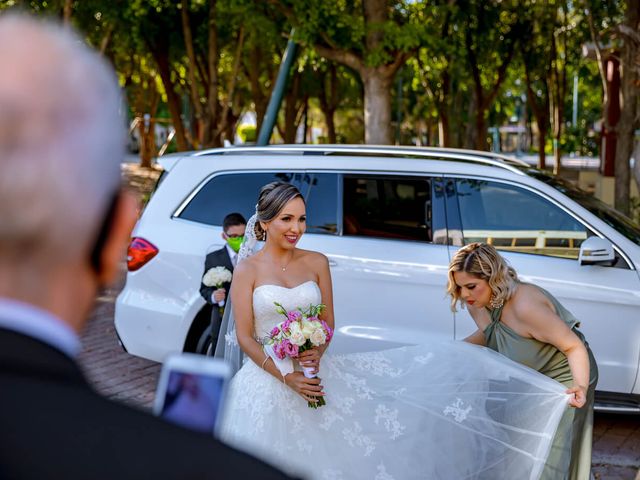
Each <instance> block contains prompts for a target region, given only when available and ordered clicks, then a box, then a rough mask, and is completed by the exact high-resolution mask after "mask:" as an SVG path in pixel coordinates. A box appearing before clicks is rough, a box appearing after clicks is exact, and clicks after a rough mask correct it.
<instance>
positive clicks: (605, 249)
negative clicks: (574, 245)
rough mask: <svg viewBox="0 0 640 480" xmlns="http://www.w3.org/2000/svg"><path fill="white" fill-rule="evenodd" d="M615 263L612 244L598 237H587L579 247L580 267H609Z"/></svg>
mask: <svg viewBox="0 0 640 480" xmlns="http://www.w3.org/2000/svg"><path fill="white" fill-rule="evenodd" d="M615 261H616V255H615V252H614V250H613V244H612V243H611V242H610V241H609V240H605V239H604V238H600V237H589V238H587V239H586V240H585V241H584V242H582V244H581V245H580V254H579V256H578V262H579V263H580V265H605V266H611V265H613V264H614V263H615Z"/></svg>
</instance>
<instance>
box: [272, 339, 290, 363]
mask: <svg viewBox="0 0 640 480" xmlns="http://www.w3.org/2000/svg"><path fill="white" fill-rule="evenodd" d="M273 351H274V353H275V354H276V357H278V358H279V359H280V360H284V357H286V356H287V354H286V353H285V351H284V347H283V345H282V344H281V343H276V344H275V345H274V347H273Z"/></svg>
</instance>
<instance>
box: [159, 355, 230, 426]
mask: <svg viewBox="0 0 640 480" xmlns="http://www.w3.org/2000/svg"><path fill="white" fill-rule="evenodd" d="M229 376H230V369H229V367H228V365H227V364H225V363H224V361H222V360H219V359H214V358H211V357H205V356H202V355H195V354H188V353H183V354H176V355H172V356H170V357H168V358H167V360H166V361H165V362H164V364H163V366H162V370H161V372H160V379H159V380H158V389H157V391H156V398H155V403H154V409H153V411H154V413H155V414H156V415H158V416H160V417H161V418H164V419H166V420H167V421H170V422H172V423H176V424H179V425H182V426H184V427H187V428H190V429H192V430H196V431H200V432H203V433H209V434H214V433H215V430H216V427H217V425H219V423H220V419H221V417H222V406H223V402H224V396H225V392H226V385H227V381H228V379H229Z"/></svg>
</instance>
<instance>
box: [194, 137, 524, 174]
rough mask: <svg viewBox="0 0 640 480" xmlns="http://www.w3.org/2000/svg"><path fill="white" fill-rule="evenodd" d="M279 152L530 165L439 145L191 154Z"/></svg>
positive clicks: (518, 168) (222, 151) (225, 151)
mask: <svg viewBox="0 0 640 480" xmlns="http://www.w3.org/2000/svg"><path fill="white" fill-rule="evenodd" d="M274 152H279V153H283V154H302V155H327V156H328V155H340V154H347V155H352V156H374V155H375V156H379V157H385V156H386V157H404V158H407V157H414V158H423V159H424V158H434V157H437V158H438V159H444V160H452V161H460V162H470V163H479V164H483V165H489V166H494V167H500V168H504V169H506V170H510V171H512V172H514V173H518V174H520V175H523V174H524V172H523V171H522V168H523V167H526V168H530V167H531V166H530V165H529V164H528V163H526V162H524V161H522V160H519V159H517V158H514V157H510V156H507V155H503V154H500V153H494V152H483V151H479V150H465V149H459V148H440V147H408V146H391V145H324V144H323V145H306V144H292V145H291V144H282V145H280V144H277V145H265V146H238V147H227V148H214V149H210V150H201V151H198V152H195V153H194V155H195V156H208V155H259V154H261V153H274Z"/></svg>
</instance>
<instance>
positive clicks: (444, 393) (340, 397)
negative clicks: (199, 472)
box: [216, 182, 567, 480]
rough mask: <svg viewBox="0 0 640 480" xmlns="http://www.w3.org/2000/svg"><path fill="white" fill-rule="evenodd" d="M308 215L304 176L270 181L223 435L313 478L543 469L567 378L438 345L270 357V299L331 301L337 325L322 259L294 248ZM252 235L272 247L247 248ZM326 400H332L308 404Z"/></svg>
mask: <svg viewBox="0 0 640 480" xmlns="http://www.w3.org/2000/svg"><path fill="white" fill-rule="evenodd" d="M305 215H306V214H305V202H304V199H303V197H302V195H301V194H300V192H299V191H298V190H297V189H296V187H295V186H293V185H290V184H286V183H277V182H276V183H271V184H268V185H265V186H264V187H263V188H262V189H261V191H260V195H259V199H258V204H257V205H256V215H255V216H254V217H252V219H251V220H250V221H249V223H248V225H247V237H248V238H247V239H246V240H245V244H243V248H242V250H241V255H240V256H241V258H244V257H246V258H244V260H243V261H242V262H240V263H239V264H238V266H237V268H236V269H235V271H234V280H233V288H232V291H231V301H232V305H233V313H232V315H233V319H232V320H231V321H229V325H230V326H229V327H228V328H227V331H229V332H233V330H234V327H233V322H234V321H235V336H233V335H231V334H227V336H226V338H227V342H226V345H225V348H226V351H225V356H227V357H228V356H229V354H231V353H233V350H234V348H237V347H238V346H239V348H240V349H241V350H242V352H244V354H245V361H244V364H243V365H242V366H241V368H240V369H239V371H238V372H237V373H236V375H235V376H234V378H233V379H232V381H231V385H230V388H229V396H228V398H227V402H226V404H227V407H226V411H225V415H224V421H223V424H222V428H221V430H220V435H221V437H222V438H223V440H225V441H227V442H229V443H231V444H233V445H235V446H236V447H238V448H241V449H244V450H246V451H249V452H250V453H253V454H254V455H256V456H259V457H261V458H263V459H264V460H266V461H268V462H270V463H272V464H274V465H276V466H278V467H279V468H282V469H284V470H286V471H288V472H290V473H292V474H294V475H300V476H303V477H305V478H311V479H345V480H347V479H349V480H350V479H367V480H368V479H377V480H392V479H396V480H401V479H402V480H404V479H460V478H465V479H496V478H505V479H506V478H518V479H520V478H522V479H537V478H538V477H539V475H540V472H541V471H542V467H543V466H544V463H545V459H546V457H547V455H548V452H549V448H550V445H551V440H552V438H553V435H554V433H555V429H556V427H557V425H558V422H559V419H560V416H561V415H562V413H563V411H564V409H565V407H566V403H567V398H566V395H565V394H564V391H565V387H564V386H562V385H561V384H559V383H557V382H555V381H553V380H551V379H549V378H548V377H546V376H544V375H541V374H539V373H537V372H535V371H533V370H530V369H528V368H526V367H524V366H522V365H519V364H516V363H514V362H511V361H510V360H508V359H506V358H505V357H503V356H501V355H500V354H497V353H495V352H493V351H490V350H488V349H485V348H482V347H478V346H474V345H469V344H465V343H463V342H434V343H433V344H428V345H417V346H410V347H403V348H395V349H390V350H384V351H377V352H367V353H357V354H349V355H331V354H328V353H326V348H327V346H328V345H329V344H328V343H327V344H325V345H322V346H320V347H317V348H313V349H311V350H308V351H306V352H304V353H303V354H301V356H300V357H299V359H298V361H296V362H295V365H294V367H295V369H292V368H291V364H290V365H288V366H287V365H284V366H283V363H285V362H282V361H278V359H277V358H272V357H271V356H270V355H269V354H268V353H266V352H268V349H265V345H263V343H264V339H265V338H266V337H267V336H268V335H269V332H270V331H271V330H272V329H273V327H275V326H276V325H278V324H279V323H281V321H282V320H283V317H282V315H281V314H280V313H278V311H277V310H276V306H275V302H277V303H279V304H281V305H282V306H283V307H284V308H285V309H286V310H288V311H289V310H293V309H295V308H297V307H301V308H305V307H308V306H309V305H317V304H320V303H322V304H324V305H326V308H325V309H324V311H323V313H322V315H321V319H322V320H324V321H326V322H327V324H328V325H329V326H331V327H332V328H333V327H334V318H333V292H332V286H331V275H330V271H329V264H328V261H327V258H326V257H325V256H324V255H322V254H320V253H317V252H311V251H306V250H302V249H300V248H297V247H296V244H297V243H298V241H299V240H300V237H301V236H302V235H303V234H304V232H305V220H306V216H305ZM254 234H255V237H257V238H258V239H259V240H264V241H265V244H264V247H263V248H262V249H261V250H260V251H259V252H258V253H255V254H254V255H250V256H249V254H250V253H251V252H250V251H251V250H252V248H253V244H255V241H252V240H255V237H254V238H253V239H252V237H253V236H254ZM248 251H249V252H248ZM443 288H444V287H443ZM338 322H339V319H338ZM389 322H393V318H389ZM236 339H237V343H236V341H235V340H236ZM221 343H224V342H219V344H218V350H220V345H221ZM216 354H217V355H218V354H219V352H216ZM276 362H277V364H276ZM301 367H308V369H311V370H313V371H314V372H317V373H318V375H319V378H307V377H306V376H305V375H304V374H303V373H302V371H301ZM320 396H323V397H324V399H325V401H326V405H325V406H322V407H319V408H317V409H314V408H309V407H308V402H315V401H317V398H318V397H320Z"/></svg>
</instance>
